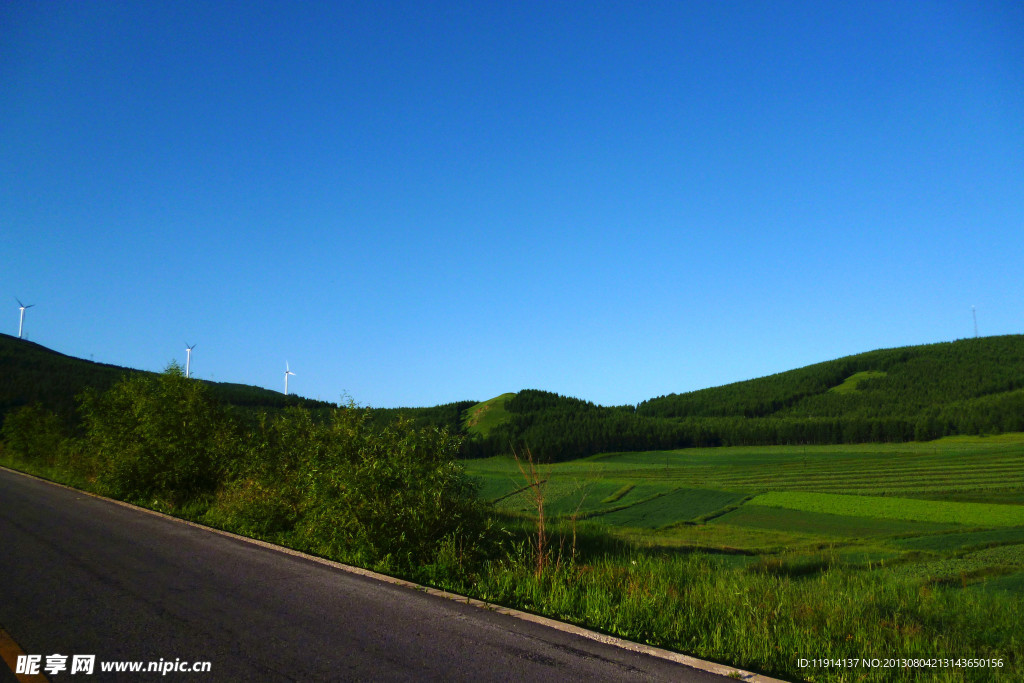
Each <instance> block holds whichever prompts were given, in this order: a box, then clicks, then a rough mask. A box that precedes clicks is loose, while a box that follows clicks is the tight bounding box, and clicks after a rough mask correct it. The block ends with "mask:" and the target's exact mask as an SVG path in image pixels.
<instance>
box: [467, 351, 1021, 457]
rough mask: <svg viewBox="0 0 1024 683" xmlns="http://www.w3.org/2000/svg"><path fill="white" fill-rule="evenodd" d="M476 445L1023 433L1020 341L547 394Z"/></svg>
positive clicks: (617, 446)
mask: <svg viewBox="0 0 1024 683" xmlns="http://www.w3.org/2000/svg"><path fill="white" fill-rule="evenodd" d="M505 409H506V411H507V412H508V413H509V418H508V420H507V421H506V422H505V423H504V424H502V425H500V426H499V427H497V428H494V429H492V430H491V432H490V433H489V435H488V436H487V437H486V438H477V439H475V440H473V441H472V442H470V443H469V444H468V445H467V447H466V450H467V452H468V453H469V454H471V455H472V456H475V457H483V456H489V455H494V454H498V453H506V452H508V451H509V450H510V448H519V449H522V448H529V449H530V451H531V452H532V454H533V455H534V456H535V457H538V458H541V459H543V460H552V461H557V460H567V459H572V458H578V457H583V456H586V455H590V454H593V453H600V452H607V451H630V450H634V451H635V450H660V449H671V448H687V447H692V446H739V445H768V444H834V443H860V442H886V441H911V440H919V441H924V440H931V439H936V438H939V437H942V436H949V435H954V434H985V433H1000V432H1008V431H1022V430H1024V336H1020V335H1013V336H1003V337H986V338H980V339H965V340H960V341H956V342H948V343H941V344H930V345H925V346H911V347H904V348H897V349H887V350H879V351H871V352H868V353H863V354H858V355H855V356H848V357H845V358H840V359H838V360H834V361H828V362H825V363H818V364H815V365H810V366H807V367H804V368H800V369H797V370H791V371H789V372H783V373H779V374H776V375H771V376H768V377H763V378H760V379H754V380H749V381H745V382H737V383H735V384H729V385H725V386H722V387H715V388H711V389H703V390H700V391H694V392H690V393H685V394H670V395H668V396H662V397H659V398H655V399H651V400H649V401H644V402H643V403H641V404H639V405H638V406H636V407H633V406H624V407H613V408H605V407H600V406H596V405H594V404H593V403H588V402H585V401H581V400H578V399H574V398H567V397H564V396H559V395H556V394H552V393H548V392H542V391H522V392H520V393H519V394H517V395H516V396H515V397H514V398H512V399H510V400H509V401H507V402H506V404H505Z"/></svg>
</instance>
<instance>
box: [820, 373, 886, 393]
mask: <svg viewBox="0 0 1024 683" xmlns="http://www.w3.org/2000/svg"><path fill="white" fill-rule="evenodd" d="M886 374H888V373H885V372H881V371H876V370H865V371H864V372H855V373H853V374H852V375H850V376H849V377H847V378H846V380H845V381H844V382H843V383H842V384H840V385H837V386H834V387H832V388H831V389H829V391H832V392H835V393H837V394H851V393H853V392H854V391H856V390H857V387H858V386H859V385H860V383H861V382H863V381H864V380H868V379H874V378H877V377H885V376H886Z"/></svg>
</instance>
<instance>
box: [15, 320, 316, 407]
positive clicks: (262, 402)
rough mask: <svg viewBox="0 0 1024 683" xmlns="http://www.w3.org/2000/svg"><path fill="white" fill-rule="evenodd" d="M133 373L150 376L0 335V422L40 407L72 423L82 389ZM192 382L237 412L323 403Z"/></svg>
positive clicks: (101, 388)
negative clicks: (27, 408) (17, 411)
mask: <svg viewBox="0 0 1024 683" xmlns="http://www.w3.org/2000/svg"><path fill="white" fill-rule="evenodd" d="M133 373H143V374H152V373H147V372H146V371H144V370H133V369H131V368H124V367H120V366H117V365H108V364H106V363H95V362H93V361H88V360H83V359H81V358H74V357H72V356H66V355H64V354H62V353H59V352H57V351H54V350H52V349H48V348H46V347H45V346H40V345H39V344H36V343H33V342H30V341H26V340H24V339H18V338H16V337H12V336H10V335H7V334H0V423H2V421H3V418H4V416H6V415H7V413H8V412H10V411H11V410H15V409H17V408H19V407H21V406H24V405H29V404H32V403H39V404H42V405H43V406H45V407H46V408H48V409H49V410H51V411H53V412H55V413H57V414H58V415H60V416H61V417H62V418H64V420H65V421H67V422H73V421H74V417H73V416H74V411H75V396H77V395H78V394H79V393H81V391H82V390H83V389H85V388H86V387H93V388H95V389H97V390H99V391H105V390H106V389H109V388H110V387H111V386H113V385H114V384H116V383H117V382H118V381H119V380H121V378H123V377H125V376H126V375H129V374H133ZM196 381H199V382H204V383H206V384H208V385H209V386H210V388H211V390H212V391H213V394H214V396H215V397H216V398H217V399H218V400H220V401H222V402H224V403H227V404H230V405H233V406H236V407H240V408H284V407H286V406H289V405H299V404H303V405H308V406H309V407H316V406H320V405H326V404H322V403H321V402H319V401H313V400H310V399H304V398H301V397H299V396H287V397H286V396H284V395H283V394H280V393H278V392H276V391H270V390H268V389H262V388H260V387H253V386H248V385H244V384H233V383H228V382H208V381H206V380H196Z"/></svg>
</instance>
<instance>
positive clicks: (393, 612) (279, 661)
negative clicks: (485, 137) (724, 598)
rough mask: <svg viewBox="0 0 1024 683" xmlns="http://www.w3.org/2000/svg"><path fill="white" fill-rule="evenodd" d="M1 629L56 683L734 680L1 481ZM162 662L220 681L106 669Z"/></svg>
mask: <svg viewBox="0 0 1024 683" xmlns="http://www.w3.org/2000/svg"><path fill="white" fill-rule="evenodd" d="M0 629H3V630H4V631H6V632H7V634H9V636H10V638H11V639H13V640H14V641H15V642H16V643H17V645H18V646H20V648H21V651H23V652H24V653H27V654H38V655H42V656H43V657H44V662H45V657H46V656H47V655H51V654H63V655H68V656H69V658H68V667H69V669H68V670H66V671H63V672H60V673H57V674H55V675H53V676H51V680H52V681H61V680H67V681H75V680H83V681H90V680H92V681H101V680H131V681H143V680H157V679H159V680H164V681H181V680H202V681H328V680H367V681H383V680H416V681H420V680H444V681H460V680H472V681H497V680H501V681H559V682H565V681H574V680H581V681H583V680H585V681H631V680H663V681H709V682H710V681H717V682H721V681H723V680H728V679H726V678H724V677H722V676H717V675H714V674H711V673H708V672H706V671H700V670H697V669H693V668H690V667H687V666H683V665H681V664H677V663H674V662H670V661H665V660H663V659H660V658H656V657H651V656H649V655H645V654H638V653H634V652H629V651H627V650H623V649H621V648H618V647H614V646H611V645H607V644H604V643H600V642H596V641H594V640H591V639H588V638H583V637H580V636H578V635H574V634H570V633H564V632H561V631H559V630H556V629H552V628H548V627H546V626H543V625H540V624H534V623H530V622H528V621H523V620H521V619H516V618H514V617H511V616H508V615H504V614H498V613H495V612H492V611H488V610H486V609H481V608H479V607H475V606H472V605H467V604H464V603H458V602H455V601H452V600H448V599H444V598H440V597H437V596H434V595H429V594H426V593H424V592H422V591H417V590H413V589H410V588H407V587H403V586H396V585H392V584H389V583H384V582H381V581H377V580H375V579H371V578H367V577H364V576H359V575H355V574H351V573H349V572H346V571H344V570H340V569H337V568H334V567H330V566H326V565H323V564H320V563H318V562H314V561H312V560H309V559H305V558H302V557H296V556H293V555H288V554H285V553H282V552H279V551H275V550H273V549H268V548H264V547H260V546H257V545H253V544H251V543H247V542H245V541H241V540H236V539H232V538H229V537H225V536H222V535H219V534H215V533H212V532H210V531H207V530H204V529H201V528H196V527H194V526H188V525H185V524H181V523H179V522H176V521H173V520H168V519H165V518H161V517H158V516H154V515H150V514H146V513H144V512H140V511H137V510H132V509H130V508H126V507H124V506H120V505H117V504H114V503H111V502H109V501H105V500H101V499H97V498H94V497H92V496H87V495H85V494H82V493H79V492H76V491H71V490H68V489H65V488H62V487H57V486H54V485H51V484H48V483H45V482H41V481H38V480H36V479H31V478H28V477H24V476H21V475H18V474H14V473H11V472H8V471H5V470H0ZM77 654H82V655H95V656H96V662H97V663H96V665H95V669H94V673H93V674H92V675H91V676H87V675H85V674H82V673H78V674H75V675H71V673H70V661H71V656H72V655H77ZM159 660H163V661H164V662H177V661H179V660H180V661H181V662H183V663H194V662H210V671H209V673H193V674H185V673H180V672H171V673H168V674H167V675H166V676H161V675H159V674H150V675H146V674H138V673H134V674H130V673H123V674H120V675H114V674H103V673H102V672H101V671H100V663H102V662H113V661H141V662H146V663H148V662H150V661H154V662H155V661H159ZM3 668H4V665H3V662H2V661H0V683H2V682H6V681H9V680H12V679H11V676H10V674H9V672H5V671H2V669H3Z"/></svg>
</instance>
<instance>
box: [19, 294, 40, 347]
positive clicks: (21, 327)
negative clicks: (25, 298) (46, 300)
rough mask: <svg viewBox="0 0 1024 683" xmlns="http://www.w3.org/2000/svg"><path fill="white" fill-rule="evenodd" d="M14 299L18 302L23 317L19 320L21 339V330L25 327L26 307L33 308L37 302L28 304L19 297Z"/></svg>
mask: <svg viewBox="0 0 1024 683" xmlns="http://www.w3.org/2000/svg"><path fill="white" fill-rule="evenodd" d="M14 300H15V301H17V302H18V309H19V310H21V318H20V319H19V320H18V339H21V331H22V330H23V329H24V328H25V309H26V308H32V307H33V306H35V304H29V305H28V306H26V305H25V304H23V303H21V299H19V298H18V297H14Z"/></svg>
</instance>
